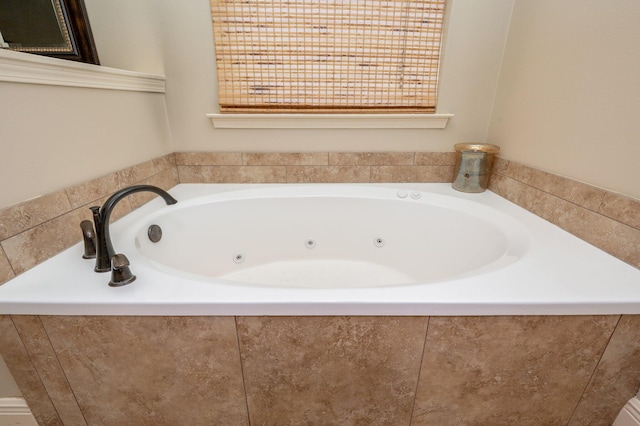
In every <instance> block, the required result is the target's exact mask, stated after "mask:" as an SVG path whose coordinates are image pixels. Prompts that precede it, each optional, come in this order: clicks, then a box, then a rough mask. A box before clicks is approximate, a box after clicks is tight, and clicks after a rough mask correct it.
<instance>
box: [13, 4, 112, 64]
mask: <svg viewBox="0 0 640 426" xmlns="http://www.w3.org/2000/svg"><path fill="white" fill-rule="evenodd" d="M0 48H4V49H9V50H15V51H19V52H26V53H33V54H37V55H45V56H51V57H55V58H61V59H68V60H72V61H78V62H85V63H90V64H95V65H100V61H99V59H98V52H97V50H96V46H95V42H94V40H93V34H92V32H91V26H90V25H89V18H88V15H87V11H86V8H85V5H84V0H0Z"/></svg>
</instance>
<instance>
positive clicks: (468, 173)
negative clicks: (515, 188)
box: [451, 143, 500, 192]
mask: <svg viewBox="0 0 640 426" xmlns="http://www.w3.org/2000/svg"><path fill="white" fill-rule="evenodd" d="M453 147H454V148H455V150H456V167H455V172H454V178H453V184H452V185H451V186H452V187H453V189H455V190H457V191H461V192H483V191H485V190H486V189H487V185H488V184H489V177H490V175H491V166H492V165H493V156H494V154H495V153H497V152H498V151H499V150H500V147H499V146H497V145H492V144H487V143H458V144H455V145H454V146H453Z"/></svg>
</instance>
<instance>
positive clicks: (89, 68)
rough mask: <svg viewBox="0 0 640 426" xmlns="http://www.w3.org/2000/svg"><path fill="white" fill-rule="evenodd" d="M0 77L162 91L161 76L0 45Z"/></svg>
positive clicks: (106, 87) (23, 80)
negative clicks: (15, 50) (20, 50)
mask: <svg viewBox="0 0 640 426" xmlns="http://www.w3.org/2000/svg"><path fill="white" fill-rule="evenodd" d="M0 81H6V82H13V83H28V84H45V85H51V86H71V87H90V88H97V89H111V90H130V91H137V92H152V93H164V92H165V78H164V77H163V76H159V75H154V74H144V73H139V72H134V71H125V70H119V69H115V68H108V67H102V66H99V65H93V64H85V63H82V62H74V61H68V60H65V59H58V58H50V57H47V56H39V55H33V54H28V53H23V52H14V51H12V50H6V49H0Z"/></svg>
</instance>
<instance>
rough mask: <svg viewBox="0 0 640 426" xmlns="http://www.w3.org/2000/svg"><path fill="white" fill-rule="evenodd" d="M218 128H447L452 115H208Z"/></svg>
mask: <svg viewBox="0 0 640 426" xmlns="http://www.w3.org/2000/svg"><path fill="white" fill-rule="evenodd" d="M207 117H209V118H210V119H211V122H212V123H213V127H215V128H217V129H218V128H219V129H444V128H445V127H446V126H447V122H448V121H449V118H451V117H453V114H220V113H216V114H207Z"/></svg>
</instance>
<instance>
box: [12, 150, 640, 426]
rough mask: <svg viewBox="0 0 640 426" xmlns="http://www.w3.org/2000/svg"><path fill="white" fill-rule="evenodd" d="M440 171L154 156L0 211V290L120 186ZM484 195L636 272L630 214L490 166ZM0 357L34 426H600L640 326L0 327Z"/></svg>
mask: <svg viewBox="0 0 640 426" xmlns="http://www.w3.org/2000/svg"><path fill="white" fill-rule="evenodd" d="M453 164H454V154H453V153H175V154H170V155H167V156H165V157H162V158H158V159H155V160H152V161H149V162H145V163H143V164H140V165H136V166H134V167H131V168H128V169H125V170H121V171H118V172H116V173H113V174H111V175H108V176H105V177H102V178H99V179H95V180H92V181H90V182H87V183H85V184H81V185H77V186H74V187H72V188H66V189H64V190H61V191H58V192H55V193H52V194H47V195H45V196H43V197H40V198H38V199H35V200H30V201H27V202H24V203H21V204H19V205H16V206H11V207H8V208H5V209H2V210H0V283H2V282H6V281H7V280H9V279H11V278H12V277H14V276H15V275H16V274H19V273H22V272H24V271H26V270H27V269H29V268H31V267H33V266H35V265H37V264H38V263H40V262H42V261H44V260H46V259H47V258H49V257H51V256H53V255H55V254H56V253H58V252H59V251H61V250H63V249H65V248H67V247H69V246H70V245H72V244H74V243H75V242H77V241H79V237H80V232H79V228H78V224H79V222H80V221H81V220H82V219H85V218H86V219H90V212H89V210H88V209H87V207H88V206H90V205H94V204H100V203H102V202H103V201H104V199H105V197H106V196H108V195H109V193H111V192H113V191H114V190H115V189H117V188H121V187H124V186H127V185H131V184H134V183H141V182H145V183H151V184H154V185H157V186H160V187H163V188H170V187H172V186H174V185H176V184H177V183H180V182H183V183H186V182H235V183H237V182H246V183H249V182H256V183H258V182H262V183H266V182H274V183H275V182H278V183H288V182H291V183H293V182H449V181H451V179H452V173H453ZM490 189H491V190H492V191H494V192H496V193H498V194H500V195H501V196H503V197H505V198H507V199H509V200H511V201H513V202H515V203H517V204H519V205H521V206H523V207H524V208H526V209H528V210H530V211H532V212H533V213H535V214H538V215H539V216H541V217H543V218H545V219H547V220H549V221H551V222H553V223H555V224H556V225H558V226H560V227H562V228H564V229H566V230H568V231H569V232H572V233H574V234H575V235H577V236H579V237H580V238H582V239H584V240H586V241H588V242H590V243H591V244H594V245H596V246H598V247H600V248H602V249H603V250H605V251H607V252H609V253H611V254H613V255H614V256H616V257H619V258H620V259H622V260H624V261H626V262H628V263H630V264H632V265H634V266H636V267H640V252H639V250H640V203H639V202H638V200H633V199H629V198H626V197H623V196H620V195H617V194H614V193H610V192H607V191H603V190H600V189H598V188H594V187H591V186H589V185H585V184H582V183H579V182H575V181H572V180H569V179H566V178H562V177H559V176H557V175H552V174H549V173H545V172H542V171H539V170H536V169H532V168H529V167H526V166H523V165H520V164H517V163H515V162H510V161H505V160H502V159H497V161H496V163H495V166H494V174H493V176H492V180H491V184H490ZM137 195H141V196H139V197H130V198H129V199H128V201H127V202H123V203H121V204H122V205H121V206H120V207H119V212H118V215H117V216H121V215H123V214H126V213H127V212H128V211H130V210H131V209H132V208H135V207H137V206H139V205H140V204H141V203H143V202H145V201H146V200H148V198H149V196H144V195H143V194H137ZM114 216H115V215H114ZM76 229H77V232H75V231H71V230H76ZM0 354H1V355H2V356H3V358H4V359H5V361H6V362H7V365H8V366H9V368H10V369H11V371H12V374H13V375H14V376H15V378H16V381H17V382H18V384H19V385H20V387H21V389H22V391H23V393H24V394H25V397H26V398H27V400H28V402H29V404H30V406H31V408H32V409H33V411H34V412H35V413H36V416H37V418H38V421H39V422H40V424H41V425H60V424H66V425H76V424H78V425H81V424H101V425H109V424H126V423H127V422H128V423H129V424H140V425H144V424H154V425H156V424H180V423H181V422H182V423H183V422H184V421H187V422H191V423H190V424H233V425H241V424H249V421H250V423H251V424H282V425H284V424H314V425H315V424H319V425H321V424H390V425H397V424H404V425H407V424H412V425H431V424H435V425H439V424H464V425H467V424H468V425H483V424H492V425H501V424H505V425H508V424H519V425H528V424H531V425H541V424H549V425H552V424H553V425H556V424H557V425H569V426H577V425H586V424H590V425H600V424H601V425H605V424H610V423H611V421H612V419H613V418H614V417H615V414H616V413H617V411H619V409H620V408H621V406H622V405H623V404H624V403H625V402H626V400H627V399H628V398H630V397H631V396H632V395H633V394H634V393H635V392H636V391H637V389H638V387H639V386H640V316H633V315H622V316H617V315H613V316H578V317H553V316H545V317H532V316H522V317H519V316H510V317H431V318H427V317H420V318H417V317H416V318H413V317H402V318H396V317H327V318H324V317H312V318H310V317H296V318H287V317H281V318H277V317H276V318H274V317H270V318H261V317H237V318H233V317H180V318H174V317H162V318H160V317H47V316H42V317H39V316H0ZM194 416H197V419H198V420H195V417H194ZM124 419H126V420H124ZM445 419H446V420H445ZM132 421H133V423H131V422H132Z"/></svg>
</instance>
